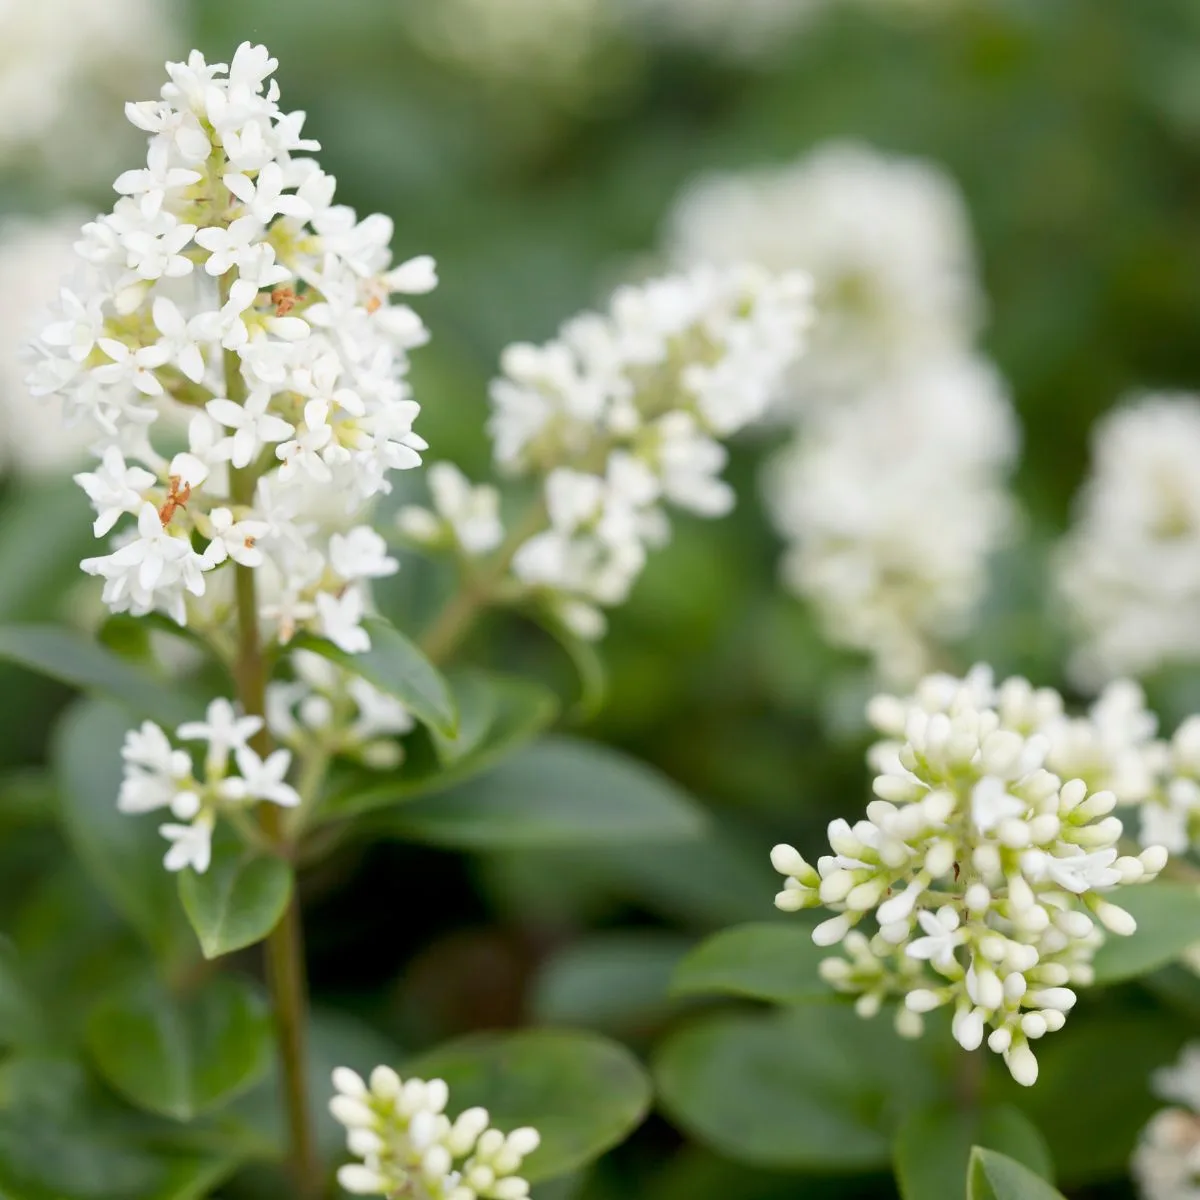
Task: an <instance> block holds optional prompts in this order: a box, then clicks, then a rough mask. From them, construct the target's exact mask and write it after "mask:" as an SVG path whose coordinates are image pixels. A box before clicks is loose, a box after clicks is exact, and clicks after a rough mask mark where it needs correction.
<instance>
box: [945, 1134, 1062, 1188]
mask: <svg viewBox="0 0 1200 1200" xmlns="http://www.w3.org/2000/svg"><path fill="white" fill-rule="evenodd" d="M967 1200H1064V1197H1063V1194H1062V1193H1061V1192H1059V1191H1057V1190H1056V1189H1055V1188H1053V1187H1052V1186H1051V1185H1050V1184H1048V1183H1047V1182H1046V1181H1045V1180H1044V1179H1043V1178H1042V1177H1041V1176H1040V1175H1037V1174H1035V1173H1034V1172H1033V1171H1031V1170H1030V1169H1029V1168H1028V1167H1026V1166H1022V1164H1021V1163H1019V1162H1016V1161H1015V1160H1014V1159H1011V1158H1008V1157H1007V1156H1006V1155H1004V1154H1000V1153H999V1152H998V1151H996V1150H985V1149H983V1148H982V1147H979V1146H976V1147H975V1149H974V1150H972V1151H971V1166H970V1169H969V1170H968V1172H967Z"/></svg>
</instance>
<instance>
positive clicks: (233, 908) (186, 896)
mask: <svg viewBox="0 0 1200 1200" xmlns="http://www.w3.org/2000/svg"><path fill="white" fill-rule="evenodd" d="M294 882H295V878H294V874H293V872H292V868H291V867H290V866H289V865H288V864H287V863H285V862H284V861H283V860H282V859H280V858H275V857H273V856H271V855H261V854H257V853H256V852H255V851H253V850H249V849H247V848H246V847H245V846H243V845H241V844H240V843H234V842H233V841H232V840H230V841H225V840H224V839H222V840H219V841H218V842H217V843H216V844H215V845H214V846H213V860H212V864H211V866H210V867H209V868H208V870H207V871H206V872H205V873H204V874H203V875H197V874H196V872H195V871H192V870H190V869H189V870H186V871H181V872H180V875H179V898H180V899H181V900H182V901H183V910H184V912H185V913H187V918H188V920H189V921H190V922H191V923H192V928H193V929H194V930H195V931H196V936H197V937H198V938H199V939H200V949H201V950H202V951H203V953H204V957H205V958H219V957H220V956H221V955H222V954H232V953H233V951H235V950H241V949H242V948H243V947H245V946H253V945H255V943H257V942H261V941H262V940H263V939H264V938H265V937H266V936H267V934H269V933H270V932H271V930H272V929H274V928H275V926H276V925H277V924H278V923H279V919H280V917H282V916H283V914H284V912H285V910H286V909H287V906H288V902H289V901H290V900H291V898H292V887H293V884H294Z"/></svg>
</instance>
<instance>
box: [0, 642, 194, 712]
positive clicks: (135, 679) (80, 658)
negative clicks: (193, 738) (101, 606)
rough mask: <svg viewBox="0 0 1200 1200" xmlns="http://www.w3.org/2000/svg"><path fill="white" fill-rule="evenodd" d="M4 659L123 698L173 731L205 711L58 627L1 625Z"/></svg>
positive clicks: (134, 709)
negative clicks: (175, 727)
mask: <svg viewBox="0 0 1200 1200" xmlns="http://www.w3.org/2000/svg"><path fill="white" fill-rule="evenodd" d="M0 659H4V660H5V661H7V662H11V663H15V664H16V665H17V666H21V667H25V668H26V669H27V670H30V671H36V672H38V673H39V674H41V675H48V676H49V677H50V678H51V679H57V680H59V682H61V683H66V684H70V685H71V686H72V687H76V688H79V689H80V691H84V692H94V693H98V694H99V695H101V696H108V697H110V698H111V699H113V700H119V701H120V702H121V703H122V704H124V705H125V706H126V707H127V708H128V709H130V710H131V711H132V712H134V713H136V714H137V715H138V716H145V717H153V718H154V720H156V721H158V722H159V723H160V724H163V725H166V726H169V727H171V728H173V727H174V726H176V725H179V724H182V723H183V722H184V721H189V720H191V719H192V718H193V717H196V716H198V715H199V714H200V713H201V712H203V711H204V706H203V704H202V703H201V702H200V701H199V700H197V699H196V698H195V697H193V696H189V695H188V694H187V693H186V692H183V691H181V690H180V689H179V688H178V687H176V686H174V685H172V684H169V683H167V682H165V681H160V680H156V679H154V678H153V677H151V676H150V675H147V674H146V673H145V672H144V671H140V670H138V668H137V667H134V666H131V665H130V664H129V663H128V662H126V661H125V660H124V659H123V658H120V657H118V656H117V655H116V654H113V653H112V651H111V650H106V649H105V648H104V647H103V646H100V645H98V644H97V643H96V642H94V641H93V640H92V639H91V638H88V637H85V636H84V635H83V634H81V633H76V632H75V631H74V630H71V629H60V628H58V627H57V626H54V625H6V626H3V627H0Z"/></svg>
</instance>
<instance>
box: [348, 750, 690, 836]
mask: <svg viewBox="0 0 1200 1200" xmlns="http://www.w3.org/2000/svg"><path fill="white" fill-rule="evenodd" d="M372 828H373V829H376V830H377V831H378V832H380V833H382V834H385V835H390V836H393V837H398V838H401V839H403V840H406V841H415V842H429V843H432V844H433V845H438V846H452V847H457V848H459V849H476V850H487V849H497V848H504V849H528V848H534V847H548V846H575V845H581V844H582V845H588V844H593V843H605V842H607V843H612V842H647V841H682V840H684V839H687V838H692V837H696V836H698V835H699V834H700V833H701V831H702V830H703V828H704V817H703V814H702V813H701V812H700V810H699V809H698V808H697V807H696V805H695V804H694V802H693V801H692V800H691V799H690V798H689V797H688V796H687V795H686V794H685V793H684V792H683V791H682V789H680V788H679V787H677V786H676V785H675V784H674V783H672V782H671V781H670V780H669V779H667V778H666V776H664V775H660V774H659V773H658V772H657V771H655V770H653V769H652V768H650V767H647V766H645V765H644V764H642V763H639V762H638V761H636V760H635V759H632V758H629V757H627V756H626V755H623V754H620V753H618V752H617V751H615V750H610V749H608V748H607V747H604V746H599V745H595V744H593V743H590V742H585V741H580V740H578V739H574V738H564V737H553V738H545V739H543V740H542V741H540V742H538V743H537V744H536V745H534V746H531V747H529V748H528V749H526V750H525V751H523V752H522V753H520V754H517V755H514V756H513V757H511V758H509V759H507V760H505V761H504V762H503V763H501V764H500V766H499V767H497V768H496V769H495V770H494V771H492V772H490V773H489V774H487V775H485V776H482V777H481V778H477V779H472V780H469V781H468V782H466V783H463V784H460V785H459V786H458V787H455V788H452V789H450V790H449V791H447V792H442V793H439V794H438V795H435V796H429V797H426V798H424V799H421V800H418V801H415V802H414V803H412V804H408V805H405V806H404V807H402V808H399V809H396V810H395V811H394V812H391V813H388V814H387V815H386V816H384V817H382V818H380V819H379V820H378V821H377V822H375V823H373V825H372Z"/></svg>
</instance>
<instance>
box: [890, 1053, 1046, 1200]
mask: <svg viewBox="0 0 1200 1200" xmlns="http://www.w3.org/2000/svg"><path fill="white" fill-rule="evenodd" d="M981 1053H982V1052H981ZM980 1065H982V1064H980ZM974 1146H985V1147H986V1148H987V1149H989V1150H999V1151H1001V1152H1003V1153H1004V1154H1007V1155H1008V1156H1009V1157H1010V1158H1012V1159H1015V1160H1016V1161H1017V1162H1019V1163H1022V1164H1024V1165H1025V1166H1026V1167H1028V1168H1029V1169H1030V1170H1031V1171H1033V1172H1034V1174H1035V1175H1037V1176H1039V1177H1040V1178H1042V1179H1049V1180H1051V1181H1052V1180H1053V1178H1054V1169H1053V1162H1052V1161H1051V1158H1050V1150H1049V1148H1048V1147H1047V1145H1046V1142H1045V1139H1044V1138H1043V1137H1042V1135H1041V1134H1040V1133H1038V1131H1037V1129H1036V1128H1035V1127H1034V1125H1033V1124H1032V1122H1030V1120H1029V1118H1028V1117H1026V1116H1025V1115H1024V1114H1023V1113H1022V1112H1021V1111H1020V1109H1018V1108H1015V1107H1014V1106H1012V1105H1010V1104H1001V1105H987V1106H986V1107H984V1108H981V1109H978V1110H974V1111H971V1110H965V1109H963V1108H960V1107H958V1106H955V1105H937V1106H934V1107H932V1108H925V1109H918V1110H917V1111H915V1112H913V1113H911V1114H910V1115H909V1116H908V1117H906V1118H905V1120H904V1123H903V1124H902V1125H901V1126H900V1130H899V1132H898V1133H897V1134H896V1141H895V1144H894V1145H893V1147H892V1161H893V1165H894V1167H895V1172H896V1183H897V1185H898V1186H899V1188H900V1195H901V1197H902V1200H948V1198H949V1197H953V1196H957V1195H958V1194H959V1192H960V1191H961V1189H962V1186H963V1180H964V1179H965V1178H966V1176H967V1167H968V1165H969V1163H970V1161H971V1150H972V1147H974Z"/></svg>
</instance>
